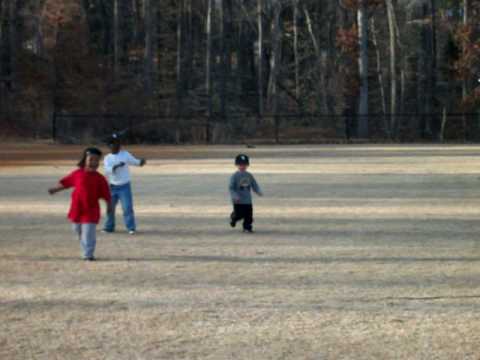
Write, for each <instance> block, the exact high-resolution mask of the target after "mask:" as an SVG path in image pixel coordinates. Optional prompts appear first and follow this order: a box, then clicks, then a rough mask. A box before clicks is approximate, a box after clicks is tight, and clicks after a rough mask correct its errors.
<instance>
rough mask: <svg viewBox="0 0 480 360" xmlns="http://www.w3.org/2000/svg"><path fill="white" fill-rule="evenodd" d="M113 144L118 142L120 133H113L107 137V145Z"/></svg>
mask: <svg viewBox="0 0 480 360" xmlns="http://www.w3.org/2000/svg"><path fill="white" fill-rule="evenodd" d="M113 144H120V135H118V134H116V133H113V134H112V135H111V136H110V137H109V138H108V145H113Z"/></svg>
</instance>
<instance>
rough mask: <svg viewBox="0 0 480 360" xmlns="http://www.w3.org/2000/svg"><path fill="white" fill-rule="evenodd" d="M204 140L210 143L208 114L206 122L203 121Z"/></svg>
mask: <svg viewBox="0 0 480 360" xmlns="http://www.w3.org/2000/svg"><path fill="white" fill-rule="evenodd" d="M205 142H206V143H207V145H208V144H210V115H208V116H207V122H206V123H205Z"/></svg>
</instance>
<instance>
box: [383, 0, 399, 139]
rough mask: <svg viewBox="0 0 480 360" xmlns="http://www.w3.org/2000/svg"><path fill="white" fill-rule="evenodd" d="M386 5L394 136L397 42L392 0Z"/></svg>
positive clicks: (395, 122)
mask: <svg viewBox="0 0 480 360" xmlns="http://www.w3.org/2000/svg"><path fill="white" fill-rule="evenodd" d="M385 3H386V7H387V18H388V31H389V49H390V131H389V132H390V136H391V137H392V138H395V137H396V136H397V134H396V128H397V119H396V113H397V43H396V37H397V34H396V26H395V8H394V7H393V1H392V0H385Z"/></svg>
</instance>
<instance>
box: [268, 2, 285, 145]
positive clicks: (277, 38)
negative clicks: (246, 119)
mask: <svg viewBox="0 0 480 360" xmlns="http://www.w3.org/2000/svg"><path fill="white" fill-rule="evenodd" d="M281 11H282V7H281V4H280V3H279V2H275V4H274V5H273V20H272V54H271V57H270V81H269V96H268V103H269V105H270V109H271V112H272V115H273V117H274V126H275V141H276V142H277V143H278V142H279V141H280V134H279V131H280V129H279V119H278V101H279V94H278V90H279V86H278V82H279V79H278V78H279V72H280V61H281V58H282V57H281V41H282V29H281V21H280V15H281Z"/></svg>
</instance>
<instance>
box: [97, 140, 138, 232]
mask: <svg viewBox="0 0 480 360" xmlns="http://www.w3.org/2000/svg"><path fill="white" fill-rule="evenodd" d="M109 147H110V151H111V153H110V154H108V155H107V156H105V159H104V167H105V173H106V175H107V177H108V182H109V184H110V190H111V193H112V207H111V209H112V210H111V212H110V213H108V214H107V220H106V222H105V226H104V228H103V230H104V231H105V232H114V231H115V208H116V207H117V203H118V202H119V201H120V203H121V205H122V210H123V219H124V222H125V227H126V228H127V230H128V232H129V233H130V234H132V235H133V234H135V231H136V230H137V226H136V223H135V214H134V211H133V197H132V186H131V183H130V170H129V169H128V167H129V166H130V165H132V166H144V165H145V164H146V160H145V159H137V158H135V157H134V156H133V155H132V154H130V153H129V152H128V151H126V150H122V146H121V142H120V139H119V137H118V136H117V135H116V134H113V136H112V137H111V139H110V141H109Z"/></svg>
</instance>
